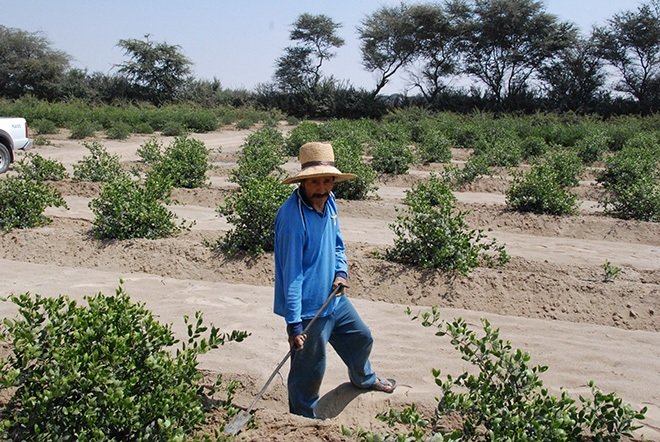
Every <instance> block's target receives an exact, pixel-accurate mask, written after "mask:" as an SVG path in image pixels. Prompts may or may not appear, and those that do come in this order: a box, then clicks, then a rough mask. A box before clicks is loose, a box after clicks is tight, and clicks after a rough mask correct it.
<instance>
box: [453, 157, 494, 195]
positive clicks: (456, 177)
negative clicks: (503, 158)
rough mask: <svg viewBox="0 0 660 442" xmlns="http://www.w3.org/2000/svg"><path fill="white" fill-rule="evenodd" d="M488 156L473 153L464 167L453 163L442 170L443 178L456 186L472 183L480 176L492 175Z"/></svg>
mask: <svg viewBox="0 0 660 442" xmlns="http://www.w3.org/2000/svg"><path fill="white" fill-rule="evenodd" d="M488 163H489V161H488V158H486V157H485V156H484V155H471V156H470V158H468V160H467V161H466V162H465V165H464V166H463V167H462V168H459V167H458V166H455V165H453V164H450V165H448V166H447V167H446V168H445V170H443V171H442V178H443V180H444V181H446V182H447V183H449V185H451V186H452V187H454V188H457V187H461V186H463V185H465V184H468V183H471V182H473V181H474V180H476V179H477V178H479V177H480V176H487V175H490V167H489V166H488Z"/></svg>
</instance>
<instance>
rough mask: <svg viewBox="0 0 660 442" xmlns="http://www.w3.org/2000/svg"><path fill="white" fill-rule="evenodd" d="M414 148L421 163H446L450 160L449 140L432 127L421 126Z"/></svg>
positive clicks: (450, 146) (450, 145) (450, 144)
mask: <svg viewBox="0 0 660 442" xmlns="http://www.w3.org/2000/svg"><path fill="white" fill-rule="evenodd" d="M416 147H417V149H416V150H417V156H418V157H419V160H420V161H421V162H422V163H447V162H449V161H450V160H451V148H452V142H451V140H450V139H449V138H448V137H447V136H446V135H445V134H444V133H443V132H442V131H440V130H439V129H437V128H434V127H433V126H430V125H425V126H423V129H422V130H421V133H420V134H419V138H418V141H417V142H416Z"/></svg>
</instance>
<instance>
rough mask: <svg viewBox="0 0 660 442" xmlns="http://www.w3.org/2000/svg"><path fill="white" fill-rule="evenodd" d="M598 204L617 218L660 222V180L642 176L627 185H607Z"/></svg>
mask: <svg viewBox="0 0 660 442" xmlns="http://www.w3.org/2000/svg"><path fill="white" fill-rule="evenodd" d="M600 204H601V205H602V206H603V207H604V208H605V212H606V213H608V214H610V215H612V216H615V217H617V218H622V219H636V220H640V221H651V222H660V180H659V179H658V178H657V176H656V177H653V176H644V177H642V178H639V179H638V180H636V181H634V182H633V183H631V184H629V185H625V186H624V185H617V186H609V187H608V193H607V194H606V195H605V196H604V197H603V198H602V200H601V201H600Z"/></svg>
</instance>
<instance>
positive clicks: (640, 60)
mask: <svg viewBox="0 0 660 442" xmlns="http://www.w3.org/2000/svg"><path fill="white" fill-rule="evenodd" d="M593 35H594V40H595V41H596V42H597V44H598V48H599V50H600V54H601V56H602V57H603V58H604V59H605V60H607V61H608V62H609V63H610V64H611V65H612V66H613V67H614V68H616V69H617V70H618V71H619V73H620V74H621V81H619V82H618V83H617V85H616V88H617V90H619V91H621V92H624V93H629V94H631V95H632V96H634V97H635V98H636V99H637V100H638V101H639V102H640V103H642V105H643V106H644V107H648V106H649V105H650V104H651V103H652V102H653V101H658V100H659V99H660V1H659V0H651V1H650V2H648V3H644V4H642V5H641V6H640V7H639V8H637V10H636V11H624V12H621V13H618V14H615V15H614V17H612V18H611V19H610V20H608V23H607V25H605V26H601V27H596V28H595V29H594V33H593Z"/></svg>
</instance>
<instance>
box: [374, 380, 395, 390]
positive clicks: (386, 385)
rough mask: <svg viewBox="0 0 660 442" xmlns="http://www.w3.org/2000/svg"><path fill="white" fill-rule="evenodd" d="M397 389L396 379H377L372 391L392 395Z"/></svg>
mask: <svg viewBox="0 0 660 442" xmlns="http://www.w3.org/2000/svg"><path fill="white" fill-rule="evenodd" d="M395 388H396V381H395V380H394V379H382V378H376V382H374V383H373V385H372V386H371V390H375V391H382V392H383V393H392V392H394V389H395Z"/></svg>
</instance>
